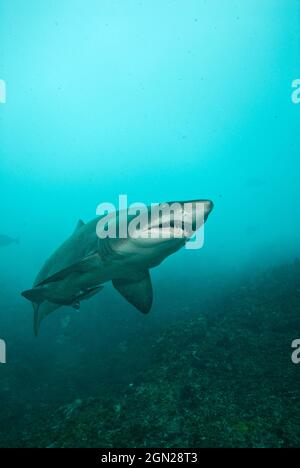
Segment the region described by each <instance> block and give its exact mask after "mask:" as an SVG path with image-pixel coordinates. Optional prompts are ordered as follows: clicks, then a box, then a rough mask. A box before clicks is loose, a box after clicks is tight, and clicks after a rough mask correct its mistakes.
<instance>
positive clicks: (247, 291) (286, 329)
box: [0, 0, 300, 447]
mask: <svg viewBox="0 0 300 468" xmlns="http://www.w3.org/2000/svg"><path fill="white" fill-rule="evenodd" d="M299 27H300V2H299V0H289V2H286V0H260V1H258V0H225V1H223V2H220V1H218V0H151V1H147V0H144V1H142V0H85V1H84V2H83V1H80V0H62V1H58V0H47V1H46V2H40V1H38V0H28V1H27V2H23V1H21V0H0V79H3V80H5V82H6V88H7V99H6V103H5V104H0V187H1V199H0V206H1V224H0V233H1V234H3V235H4V234H5V235H9V236H11V237H12V238H18V239H19V243H18V244H16V243H12V244H11V245H8V246H2V247H1V246H0V259H1V261H0V288H1V298H0V339H2V340H5V342H6V345H7V363H6V364H1V365H0V446H3V447H10V446H17V447H22V446H24V447H31V446H39V447H92V446H102V447H212V446H213V447H227V446H228V447H249V446H250V447H272V446H274V447H285V446H294V447H296V446H300V405H299V388H300V386H299V385H300V365H299V366H297V365H295V364H293V363H292V360H291V354H292V348H291V343H292V341H293V340H294V339H300V322H299V313H300V263H299V261H298V258H299V252H300V238H299V229H300V217H299V214H300V210H299V194H300V189H299V170H300V163H299V146H300V132H299V124H300V120H299V116H300V106H299V105H298V106H297V105H296V104H293V102H292V99H291V94H292V91H293V90H292V81H293V80H295V79H297V78H299V77H300V62H299V31H300V29H299ZM119 194H127V195H128V199H129V202H130V203H131V202H144V203H147V204H148V203H153V202H163V201H168V200H190V199H198V198H208V199H211V200H213V202H214V204H215V207H214V210H213V212H212V214H211V216H210V218H209V220H208V222H207V224H206V226H205V245H204V247H203V249H201V250H199V251H198V250H186V249H183V250H181V251H180V252H178V253H177V254H176V255H173V256H171V257H169V258H168V259H167V260H166V261H165V262H164V263H163V264H162V265H161V266H160V267H159V268H157V269H153V270H152V281H153V289H154V304H153V308H152V310H151V313H150V314H149V315H147V316H143V315H142V314H140V313H139V312H137V311H136V310H135V309H134V308H133V307H132V306H130V305H129V304H127V303H126V302H125V300H124V299H123V298H122V297H121V296H120V295H118V294H117V293H116V291H115V290H113V288H112V286H111V285H110V284H106V285H105V288H104V290H103V292H101V294H99V295H97V296H96V297H94V298H92V299H90V300H89V301H86V302H85V303H83V304H82V306H81V309H80V311H75V310H74V309H71V308H63V309H61V310H59V311H57V312H56V313H54V314H52V315H51V316H49V317H48V318H47V320H45V322H43V324H42V327H41V332H40V335H39V337H38V338H35V337H34V334H33V324H32V322H33V318H32V315H33V314H32V308H31V305H30V303H29V302H28V301H26V300H25V299H24V298H22V297H21V295H20V293H21V291H23V290H24V289H29V288H30V287H31V286H32V283H33V280H34V278H35V276H36V274H37V272H38V271H39V269H40V268H41V266H42V264H43V262H44V261H45V260H46V259H47V257H48V256H49V255H50V254H51V253H52V252H53V250H54V249H55V248H57V246H58V245H60V244H61V242H62V241H64V240H65V239H66V238H67V237H68V236H69V235H70V234H71V233H72V231H73V230H74V228H75V225H76V223H77V221H78V219H80V218H82V219H83V220H84V221H88V220H90V219H92V218H93V217H95V213H96V207H97V205H98V204H99V203H102V202H111V203H115V204H117V203H118V196H119Z"/></svg>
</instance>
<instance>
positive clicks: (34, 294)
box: [22, 288, 45, 304]
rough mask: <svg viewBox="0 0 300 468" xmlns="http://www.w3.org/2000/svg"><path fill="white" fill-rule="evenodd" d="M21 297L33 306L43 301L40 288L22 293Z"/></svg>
mask: <svg viewBox="0 0 300 468" xmlns="http://www.w3.org/2000/svg"><path fill="white" fill-rule="evenodd" d="M22 296H23V297H25V298H26V299H28V300H29V301H31V302H34V303H35V304H41V303H42V302H44V300H45V299H44V294H43V289H42V288H33V289H28V290H27V291H23V292H22Z"/></svg>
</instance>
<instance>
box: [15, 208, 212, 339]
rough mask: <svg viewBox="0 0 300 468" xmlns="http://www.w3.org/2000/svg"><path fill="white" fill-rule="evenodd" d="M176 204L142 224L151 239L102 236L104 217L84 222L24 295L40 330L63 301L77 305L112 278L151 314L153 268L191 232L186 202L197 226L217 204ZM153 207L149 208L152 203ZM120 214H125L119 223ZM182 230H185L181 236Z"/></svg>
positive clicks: (134, 301) (36, 328) (136, 304)
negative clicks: (185, 217) (185, 215)
mask: <svg viewBox="0 0 300 468" xmlns="http://www.w3.org/2000/svg"><path fill="white" fill-rule="evenodd" d="M172 203H176V206H177V208H176V210H174V211H173V212H172V213H170V212H169V214H164V218H162V216H161V215H159V216H158V217H156V218H154V219H153V217H151V221H150V222H148V221H147V223H146V224H145V225H144V226H140V229H141V230H144V232H145V233H147V234H150V236H148V238H131V237H128V238H125V239H124V238H118V237H117V238H106V239H100V238H99V237H98V236H97V232H96V228H97V224H98V222H99V219H100V218H99V217H98V218H96V219H94V220H92V221H90V222H89V223H87V224H84V223H83V221H79V222H78V224H77V227H76V229H75V231H74V233H73V234H72V235H71V237H70V238H69V239H67V240H66V241H65V242H64V243H63V244H62V245H61V247H59V248H58V250H56V252H54V254H53V255H52V256H51V257H50V258H49V259H48V260H47V261H46V263H45V265H44V266H43V268H42V270H41V271H40V273H39V274H38V276H37V278H36V280H35V282H34V285H33V289H30V290H28V291H24V292H23V293H22V295H23V296H24V297H25V298H26V299H28V300H29V301H31V302H32V304H33V308H34V331H35V334H36V335H37V334H38V331H39V327H40V323H41V321H42V320H43V318H44V317H46V316H47V315H49V314H50V313H51V312H54V311H55V310H56V309H58V308H59V307H61V306H63V305H66V306H71V307H74V308H76V309H78V308H79V307H80V302H81V301H83V300H85V299H89V298H90V297H92V296H94V295H95V294H97V293H98V292H99V291H101V290H102V289H103V286H102V284H103V283H106V282H108V281H112V283H113V286H114V287H115V289H117V291H118V292H119V293H120V294H121V295H122V296H123V297H124V298H125V299H126V300H127V301H128V302H129V303H130V304H132V305H133V306H135V307H136V308H137V309H138V310H139V311H141V312H142V313H144V314H146V313H148V312H149V311H150V309H151V305H152V299H153V294H152V284H151V278H150V274H149V269H150V268H153V267H155V266H157V265H159V264H160V263H161V262H162V261H163V260H164V259H165V258H166V257H168V256H169V255H171V254H173V253H174V252H176V251H177V250H179V249H180V248H181V247H183V246H184V245H185V243H186V241H187V240H188V239H189V237H190V236H191V232H189V234H188V231H185V229H184V227H183V225H182V215H183V213H184V210H185V209H186V204H187V203H189V204H191V203H192V204H193V212H192V216H190V219H191V220H192V225H193V226H194V225H196V226H197V228H199V227H200V223H201V222H202V224H203V222H205V221H206V219H207V218H208V215H209V214H210V212H211V210H212V208H213V203H212V202H211V201H209V200H194V201H191V202H172ZM199 203H201V204H202V207H203V210H202V211H203V213H202V218H201V219H200V220H199V219H197V217H199V213H198V211H197V209H196V204H199ZM162 205H165V204H162ZM159 206H161V205H159ZM148 210H149V212H150V207H149V209H148ZM203 214H204V217H203ZM119 217H120V212H118V216H117V219H116V222H117V223H118V222H119ZM131 218H132V217H131ZM178 223H179V224H178ZM191 227H192V226H191ZM193 229H194V228H193ZM178 230H179V231H180V230H181V231H182V237H181V238H178ZM154 231H155V233H156V234H162V235H158V236H155V238H153V236H151V233H153V232H154ZM175 231H176V232H177V237H176V236H175ZM166 234H167V236H166Z"/></svg>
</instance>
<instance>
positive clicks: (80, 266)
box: [38, 254, 101, 286]
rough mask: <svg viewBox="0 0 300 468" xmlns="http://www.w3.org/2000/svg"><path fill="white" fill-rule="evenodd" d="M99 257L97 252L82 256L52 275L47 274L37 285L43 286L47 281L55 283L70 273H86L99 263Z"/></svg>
mask: <svg viewBox="0 0 300 468" xmlns="http://www.w3.org/2000/svg"><path fill="white" fill-rule="evenodd" d="M100 262H101V260H100V258H99V256H98V254H93V255H89V256H88V257H85V258H83V259H82V260H80V261H79V262H77V263H74V264H73V265H71V266H69V267H68V268H64V269H63V270H60V271H59V272H57V273H55V274H54V275H51V276H49V278H47V279H45V280H44V281H41V282H40V283H39V284H38V286H44V285H45V284H48V283H55V282H57V281H62V280H64V279H65V278H66V277H67V276H69V275H71V274H72V273H87V272H89V271H91V270H93V269H95V268H97V267H99V265H100Z"/></svg>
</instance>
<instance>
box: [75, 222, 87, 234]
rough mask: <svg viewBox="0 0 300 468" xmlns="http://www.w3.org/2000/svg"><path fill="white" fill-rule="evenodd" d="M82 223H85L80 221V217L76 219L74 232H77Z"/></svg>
mask: <svg viewBox="0 0 300 468" xmlns="http://www.w3.org/2000/svg"><path fill="white" fill-rule="evenodd" d="M84 225H85V224H84V222H83V221H82V219H80V220H79V221H78V223H77V224H76V227H75V230H74V232H77V231H78V229H81V228H82V226H84Z"/></svg>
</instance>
